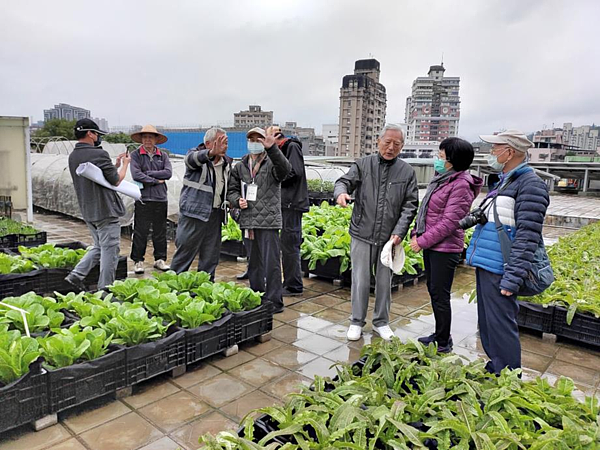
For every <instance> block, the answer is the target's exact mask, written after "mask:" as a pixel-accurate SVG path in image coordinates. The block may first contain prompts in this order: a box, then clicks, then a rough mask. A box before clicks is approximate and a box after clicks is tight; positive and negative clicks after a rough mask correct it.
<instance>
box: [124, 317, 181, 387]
mask: <svg viewBox="0 0 600 450" xmlns="http://www.w3.org/2000/svg"><path fill="white" fill-rule="evenodd" d="M125 365H126V384H127V386H133V385H134V384H137V383H139V382H141V381H144V380H148V379H150V378H153V377H155V376H157V375H161V374H163V373H167V372H169V371H171V370H173V369H175V368H176V367H179V366H184V365H185V331H184V330H181V329H178V328H174V327H172V328H170V329H169V334H168V335H167V336H166V337H164V338H162V339H159V340H157V341H154V342H147V343H145V344H140V345H136V346H134V347H127V348H126V349H125Z"/></svg>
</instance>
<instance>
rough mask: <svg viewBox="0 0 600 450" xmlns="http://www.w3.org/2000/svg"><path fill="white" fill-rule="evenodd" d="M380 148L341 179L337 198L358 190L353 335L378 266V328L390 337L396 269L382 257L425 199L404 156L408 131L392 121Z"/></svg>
mask: <svg viewBox="0 0 600 450" xmlns="http://www.w3.org/2000/svg"><path fill="white" fill-rule="evenodd" d="M377 145H378V148H379V153H378V154H376V155H370V156H365V157H363V158H361V159H359V160H358V161H356V162H355V163H354V164H353V165H352V167H350V170H349V171H348V173H347V174H346V175H344V176H342V177H340V179H338V180H337V181H336V183H335V189H334V198H335V199H336V201H337V204H338V205H340V206H342V207H346V206H347V204H348V202H349V201H350V199H351V197H350V195H351V194H352V193H354V194H355V199H356V204H355V205H354V210H353V211H352V219H351V222H350V236H351V237H352V244H351V247H350V257H351V260H352V291H351V300H352V317H351V320H350V327H349V328H348V334H347V337H348V340H351V341H356V340H358V339H360V336H361V334H362V327H363V326H364V325H365V318H366V316H367V307H368V305H369V291H370V284H371V273H372V272H373V268H375V270H374V272H375V311H374V312H373V330H374V331H375V332H376V333H377V334H379V336H381V338H383V339H385V340H390V339H391V338H392V336H393V335H394V333H393V332H392V330H391V328H390V327H389V314H390V301H391V277H392V272H391V270H390V269H389V268H388V267H385V266H384V265H383V264H382V263H381V258H380V256H381V250H382V248H383V246H384V245H385V244H386V243H387V242H388V241H390V240H392V241H393V242H394V244H398V243H400V242H401V241H402V239H404V236H405V235H406V233H407V232H408V228H409V227H410V224H411V223H412V220H413V218H414V217H415V214H416V212H417V207H418V205H419V189H418V187H417V177H416V175H415V171H414V170H413V168H412V167H411V166H410V165H408V164H407V163H406V162H404V161H402V160H401V159H399V158H398V155H399V154H400V151H401V150H402V147H403V146H404V132H403V131H402V128H400V127H399V126H397V125H391V124H388V125H386V126H385V127H383V129H382V130H381V133H380V135H379V139H378V140H377Z"/></svg>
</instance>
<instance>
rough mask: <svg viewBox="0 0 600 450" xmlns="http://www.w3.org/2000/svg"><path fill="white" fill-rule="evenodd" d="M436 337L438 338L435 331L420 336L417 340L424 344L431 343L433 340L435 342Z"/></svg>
mask: <svg viewBox="0 0 600 450" xmlns="http://www.w3.org/2000/svg"><path fill="white" fill-rule="evenodd" d="M435 339H436V337H435V333H433V334H430V335H429V336H423V337H420V338H419V339H417V341H419V342H420V343H421V344H423V345H429V344H431V343H432V342H435Z"/></svg>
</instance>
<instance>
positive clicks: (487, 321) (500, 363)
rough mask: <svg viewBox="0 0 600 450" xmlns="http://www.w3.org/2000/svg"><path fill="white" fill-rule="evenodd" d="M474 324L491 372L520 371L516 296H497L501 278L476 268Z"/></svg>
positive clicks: (499, 294)
mask: <svg viewBox="0 0 600 450" xmlns="http://www.w3.org/2000/svg"><path fill="white" fill-rule="evenodd" d="M475 277H476V280H477V320H478V323H479V338H480V339H481V345H483V349H484V350H485V353H486V354H487V355H488V356H489V358H490V362H489V363H488V365H487V367H488V370H490V372H494V373H500V372H501V371H502V369H504V368H505V367H509V368H510V369H517V368H519V367H521V342H520V340H519V325H518V324H517V315H518V314H519V304H518V303H517V296H516V295H514V294H513V295H511V296H510V297H507V296H506V295H502V294H501V293H500V281H501V280H502V275H497V274H495V273H492V272H488V271H487V270H483V269H480V268H479V267H478V268H477V270H476V272H475Z"/></svg>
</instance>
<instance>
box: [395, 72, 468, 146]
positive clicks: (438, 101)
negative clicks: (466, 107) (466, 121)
mask: <svg viewBox="0 0 600 450" xmlns="http://www.w3.org/2000/svg"><path fill="white" fill-rule="evenodd" d="M445 71H446V69H445V68H444V65H443V64H442V65H439V66H431V67H430V68H429V72H428V74H427V76H426V77H418V78H417V79H416V80H415V81H414V82H413V85H412V95H411V96H410V97H408V98H407V99H406V116H405V122H406V124H407V126H408V130H407V141H408V142H409V143H414V144H425V143H426V142H441V141H443V140H444V139H446V138H447V137H451V136H457V135H458V121H459V119H460V97H459V95H458V91H459V85H460V78H459V77H445V76H444V72H445Z"/></svg>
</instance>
